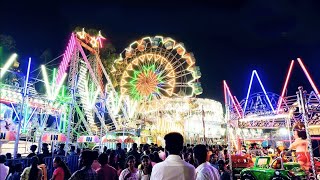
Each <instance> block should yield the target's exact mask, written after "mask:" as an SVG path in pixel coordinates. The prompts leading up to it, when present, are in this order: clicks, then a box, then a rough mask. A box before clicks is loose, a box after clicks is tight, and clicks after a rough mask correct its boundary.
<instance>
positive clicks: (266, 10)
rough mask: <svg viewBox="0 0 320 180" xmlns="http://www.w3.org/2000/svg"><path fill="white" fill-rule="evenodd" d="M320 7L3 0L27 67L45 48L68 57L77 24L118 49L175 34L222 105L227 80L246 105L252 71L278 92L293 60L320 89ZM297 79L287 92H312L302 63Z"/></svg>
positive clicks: (2, 30)
mask: <svg viewBox="0 0 320 180" xmlns="http://www.w3.org/2000/svg"><path fill="white" fill-rule="evenodd" d="M319 9H320V1H317V0H314V1H308V0H305V1H298V0H274V1H272V0H270V1H269V0H264V1H260V0H252V1H245V0H239V1H232V0H219V1H214V0H212V1H194V2H192V1H183V2H174V0H171V1H168V0H164V1H152V3H150V2H148V1H146V2H144V1H129V2H125V1H119V2H117V3H110V2H108V1H94V0H91V1H85V2H81V1H77V2H76V1H75V2H72V3H71V2H70V3H65V2H60V1H52V2H48V1H42V2H41V3H32V2H29V1H22V2H16V1H10V2H9V1H5V2H1V6H0V19H1V23H0V34H8V35H11V36H13V37H14V39H15V40H16V43H17V48H18V54H20V55H21V57H22V59H25V60H22V61H21V62H22V63H23V62H25V63H26V59H27V56H32V57H34V59H35V61H36V62H37V63H38V64H40V63H41V62H39V60H38V59H37V56H38V55H39V54H40V53H41V52H42V51H44V50H45V49H47V48H50V49H51V50H52V51H53V53H54V55H53V56H54V57H57V56H59V55H60V54H62V53H63V51H64V48H65V45H66V43H67V41H68V38H69V35H70V33H71V31H72V30H73V29H74V27H76V26H83V27H88V28H96V29H101V30H102V31H103V32H104V33H105V34H106V35H107V38H108V39H109V41H111V42H112V43H113V44H114V45H115V47H116V49H117V51H118V52H120V51H122V50H123V49H124V48H125V47H127V46H128V45H129V43H131V42H132V41H134V40H136V39H139V38H141V37H143V36H146V35H150V36H154V35H163V36H169V37H172V38H173V39H176V40H177V41H180V42H183V43H184V45H185V47H186V48H187V50H188V51H190V52H193V53H194V55H195V58H196V60H197V62H196V63H197V65H198V66H200V68H201V72H202V77H201V79H200V81H201V82H202V87H203V89H204V92H203V95H201V97H209V98H214V99H217V100H220V101H222V100H223V88H222V80H224V79H225V80H227V82H228V83H229V85H230V88H231V90H232V92H233V93H234V95H236V96H237V97H238V99H239V100H240V99H243V98H244V97H245V95H246V89H247V86H248V84H249V78H250V73H251V71H252V70H253V69H256V70H258V73H259V74H260V77H261V79H262V81H263V82H264V84H265V86H266V89H267V90H268V91H273V92H275V93H278V94H280V90H281V87H282V84H283V81H284V79H285V75H286V72H287V68H288V66H289V64H290V60H291V59H296V58H297V57H301V58H303V60H304V62H305V63H306V66H307V67H308V69H309V71H310V72H311V74H312V76H313V78H314V79H315V81H316V84H320V80H319V79H320V71H319V69H320V61H319V57H320V35H319V33H320V10H319ZM296 65H298V64H296ZM292 79H293V80H292V81H291V83H290V86H289V92H292V93H294V91H295V90H296V89H297V86H298V85H304V86H305V87H306V89H308V90H311V88H310V86H309V85H308V83H306V78H305V77H304V75H303V73H302V71H301V70H300V69H299V68H298V66H296V69H295V71H294V75H293V77H292ZM254 85H255V86H256V85H258V84H257V83H255V84H254Z"/></svg>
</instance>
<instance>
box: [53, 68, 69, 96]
mask: <svg viewBox="0 0 320 180" xmlns="http://www.w3.org/2000/svg"><path fill="white" fill-rule="evenodd" d="M66 77H67V73H64V75H63V76H62V78H61V80H60V82H59V84H58V86H57V87H56V88H55V91H54V94H53V96H50V98H49V99H50V100H52V101H54V100H55V99H56V97H57V96H58V94H59V91H60V89H61V86H62V84H63V81H64V80H65V79H66Z"/></svg>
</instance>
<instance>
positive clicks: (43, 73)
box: [41, 65, 52, 97]
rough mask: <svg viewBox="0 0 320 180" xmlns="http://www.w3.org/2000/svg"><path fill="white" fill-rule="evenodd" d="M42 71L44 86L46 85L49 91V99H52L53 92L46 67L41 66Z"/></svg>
mask: <svg viewBox="0 0 320 180" xmlns="http://www.w3.org/2000/svg"><path fill="white" fill-rule="evenodd" d="M41 70H42V76H43V80H44V84H45V85H46V89H47V95H48V96H49V97H52V92H51V88H50V83H49V79H48V74H47V70H46V67H45V66H44V65H41Z"/></svg>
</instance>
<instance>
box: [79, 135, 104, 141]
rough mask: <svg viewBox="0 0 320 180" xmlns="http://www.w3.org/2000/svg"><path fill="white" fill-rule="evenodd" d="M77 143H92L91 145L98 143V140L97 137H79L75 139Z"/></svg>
mask: <svg viewBox="0 0 320 180" xmlns="http://www.w3.org/2000/svg"><path fill="white" fill-rule="evenodd" d="M77 142H78V143H84V142H92V143H99V142H100V138H99V137H98V136H80V137H79V138H78V139H77Z"/></svg>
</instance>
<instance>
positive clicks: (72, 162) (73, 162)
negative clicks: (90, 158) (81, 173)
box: [6, 155, 79, 179]
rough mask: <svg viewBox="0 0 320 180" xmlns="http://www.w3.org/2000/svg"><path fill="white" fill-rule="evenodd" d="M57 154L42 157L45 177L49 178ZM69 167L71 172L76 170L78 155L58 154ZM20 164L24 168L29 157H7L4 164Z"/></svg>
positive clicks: (27, 164) (28, 164) (28, 161)
mask: <svg viewBox="0 0 320 180" xmlns="http://www.w3.org/2000/svg"><path fill="white" fill-rule="evenodd" d="M55 157H58V156H53V157H51V156H50V157H45V158H43V162H44V163H45V165H46V168H47V177H48V179H50V178H51V177H52V174H53V171H54V168H53V159H54V158H55ZM59 157H60V158H61V159H62V160H63V161H64V162H65V163H66V165H67V166H68V167H69V169H70V171H71V173H74V172H75V171H76V170H78V159H79V156H77V155H73V156H59ZM19 163H20V164H21V165H22V168H23V169H24V168H26V167H28V166H30V165H31V158H21V159H9V160H7V162H6V164H7V165H11V166H14V165H15V164H19Z"/></svg>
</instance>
